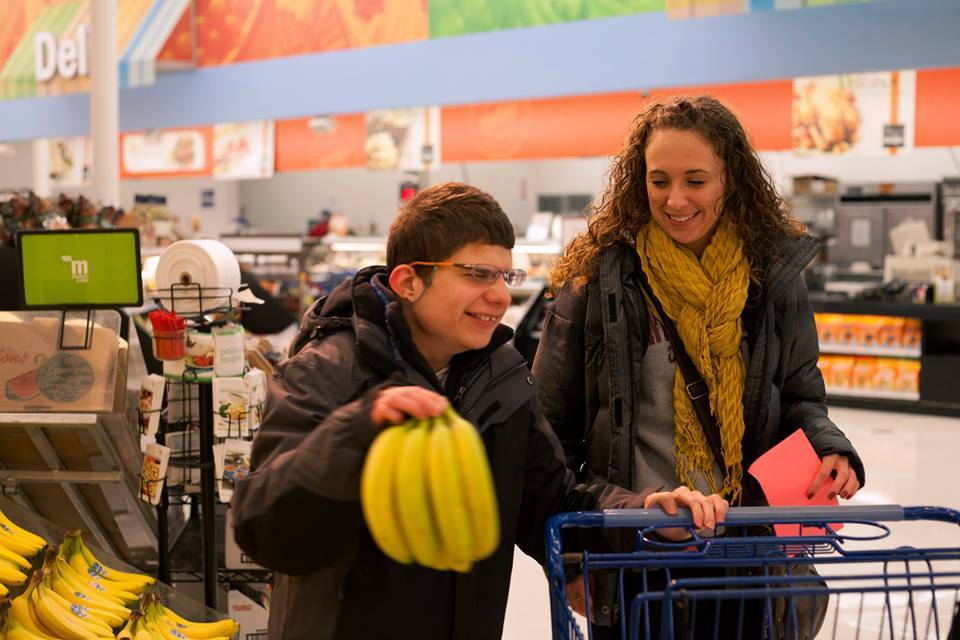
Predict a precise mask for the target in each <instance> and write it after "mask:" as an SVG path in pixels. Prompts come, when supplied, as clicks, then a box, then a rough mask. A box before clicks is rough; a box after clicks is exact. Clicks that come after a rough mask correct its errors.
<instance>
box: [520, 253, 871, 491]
mask: <svg viewBox="0 0 960 640" xmlns="http://www.w3.org/2000/svg"><path fill="white" fill-rule="evenodd" d="M819 248H820V243H819V242H818V241H817V240H815V239H814V238H811V237H809V236H803V237H800V238H784V239H783V240H782V241H781V243H780V247H779V259H778V260H777V261H776V262H775V263H774V264H773V265H772V266H771V267H770V268H769V269H768V271H767V277H766V279H765V282H764V285H763V287H762V292H761V295H760V296H759V299H757V296H756V291H755V290H751V296H750V297H749V298H748V303H747V307H746V309H745V310H744V314H743V327H744V332H743V333H744V338H743V339H744V341H745V342H746V344H745V349H744V352H745V364H746V380H745V384H744V395H743V405H744V421H745V423H746V430H745V432H744V436H743V451H744V468H747V467H748V466H749V465H750V463H751V462H753V460H755V459H756V458H757V457H758V456H759V455H760V454H762V453H764V452H765V451H767V450H768V449H770V448H771V447H773V446H774V445H775V444H777V443H778V442H779V441H780V440H782V439H783V438H785V437H786V436H788V435H789V434H790V433H792V432H793V431H795V430H796V429H797V428H803V430H804V432H805V433H806V435H807V437H808V438H809V440H810V442H811V444H812V445H813V448H814V449H815V450H816V452H817V454H818V455H820V456H824V455H827V454H830V453H839V454H843V455H845V456H847V457H848V458H849V459H850V463H851V465H852V468H853V469H854V470H855V471H856V474H857V477H858V478H859V479H860V483H861V485H862V484H863V482H864V470H863V464H862V463H861V461H860V458H859V456H857V453H856V451H855V450H854V448H853V445H851V444H850V441H849V440H847V438H846V436H844V435H843V433H842V432H841V431H840V429H838V428H837V426H836V425H834V424H833V422H832V421H831V420H830V418H828V417H827V409H826V406H825V405H824V393H825V390H824V385H823V377H822V376H821V374H820V370H819V369H818V368H817V360H818V358H819V346H818V341H817V330H816V326H815V324H814V316H813V309H812V307H811V305H810V301H809V299H808V297H807V289H806V285H805V283H804V281H803V276H802V271H803V268H804V267H805V266H806V264H807V263H809V262H810V260H812V259H813V258H814V256H815V255H816V254H817V251H818V250H819ZM639 269H640V261H639V258H638V256H637V254H636V250H635V249H634V248H633V247H632V246H630V245H628V244H626V243H622V244H617V245H614V246H611V247H609V248H607V249H606V250H604V251H603V252H602V253H601V256H600V263H599V268H598V270H597V272H596V273H595V274H594V276H593V277H592V278H591V279H590V281H589V282H588V283H587V284H586V285H585V286H583V287H581V288H579V289H574V288H572V287H570V286H566V287H564V288H563V289H562V290H561V291H560V292H559V294H558V296H557V299H556V304H555V305H554V307H553V309H552V310H551V311H550V312H549V313H548V314H547V317H546V320H545V323H544V327H543V333H542V336H541V338H540V345H539V349H538V350H537V356H536V359H535V361H534V364H533V373H534V377H535V378H536V380H537V385H538V387H539V395H540V400H541V403H542V404H543V407H544V412H545V414H546V416H547V419H548V420H549V421H550V424H551V425H552V426H553V428H554V431H555V432H556V434H557V435H558V437H559V438H560V441H561V443H562V444H563V448H564V451H565V453H566V455H567V463H568V466H570V468H571V469H573V470H575V471H577V472H578V473H579V475H580V477H582V476H583V475H584V472H585V471H586V470H587V469H589V470H590V471H591V472H592V473H593V474H595V477H601V478H607V479H608V480H609V481H610V482H612V483H614V484H617V485H620V486H623V487H630V480H631V469H633V455H634V450H635V449H634V435H635V434H636V433H637V430H638V429H640V428H642V425H639V424H637V421H636V420H635V418H634V416H635V406H636V402H637V387H636V384H634V380H639V379H640V367H641V363H642V362H643V356H644V352H645V349H646V346H647V335H648V332H649V327H648V324H649V316H648V314H647V309H646V300H645V298H644V296H643V292H642V289H641V288H640V285H639V284H638V282H637V280H636V274H637V273H638V272H639ZM634 489H637V487H634ZM648 489H655V488H648Z"/></svg>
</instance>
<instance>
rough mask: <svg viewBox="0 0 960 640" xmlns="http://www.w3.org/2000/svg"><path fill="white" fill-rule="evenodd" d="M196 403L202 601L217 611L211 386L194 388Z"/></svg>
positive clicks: (203, 385) (202, 385)
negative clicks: (196, 390) (197, 413)
mask: <svg viewBox="0 0 960 640" xmlns="http://www.w3.org/2000/svg"><path fill="white" fill-rule="evenodd" d="M198 387H199V390H198V393H199V402H200V523H201V525H202V527H203V528H202V531H203V599H204V604H206V605H207V606H208V607H210V608H211V609H217V608H218V606H217V604H218V603H217V595H218V592H217V527H216V523H217V513H216V505H215V503H214V496H213V492H214V485H215V482H216V479H215V478H214V477H213V475H214V474H213V387H212V385H210V384H204V383H200V384H199V385H198Z"/></svg>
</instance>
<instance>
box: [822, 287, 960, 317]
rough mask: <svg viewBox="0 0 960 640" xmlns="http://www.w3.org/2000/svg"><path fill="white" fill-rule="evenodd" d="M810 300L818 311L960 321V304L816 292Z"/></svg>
mask: <svg viewBox="0 0 960 640" xmlns="http://www.w3.org/2000/svg"><path fill="white" fill-rule="evenodd" d="M810 301H811V303H812V304H813V310H814V311H815V312H816V313H848V314H854V315H873V316H894V317H899V318H919V319H921V320H936V321H941V322H958V321H960V304H906V303H897V302H881V301H878V300H850V299H842V298H841V299H836V298H831V297H829V296H824V295H823V294H815V293H812V294H810Z"/></svg>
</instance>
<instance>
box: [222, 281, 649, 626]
mask: <svg viewBox="0 0 960 640" xmlns="http://www.w3.org/2000/svg"><path fill="white" fill-rule="evenodd" d="M511 336H512V332H511V331H510V330H509V329H508V328H506V327H500V328H498V329H497V331H496V332H495V334H494V338H493V340H492V341H491V344H490V345H489V346H488V347H486V348H485V349H482V350H478V351H470V352H466V353H463V354H460V355H458V356H456V357H455V358H454V359H453V361H452V362H451V365H450V370H449V374H448V377H447V380H446V385H445V387H444V388H441V386H440V383H439V382H438V380H437V378H436V376H435V375H434V374H433V372H432V371H431V369H430V368H429V366H428V365H427V363H426V361H425V360H424V358H423V356H422V355H421V354H420V353H419V352H418V351H417V350H416V348H415V346H414V345H413V342H412V340H411V339H410V333H409V328H408V326H407V325H406V323H405V322H404V320H403V315H402V313H401V312H400V308H399V303H398V302H397V301H396V300H395V298H394V297H393V294H392V293H391V292H390V291H389V289H388V287H387V285H386V278H385V270H384V269H382V268H370V269H364V270H363V271H361V272H360V273H359V274H357V276H356V277H355V278H354V279H353V280H352V281H347V282H345V283H343V284H342V285H341V286H339V287H338V288H337V289H336V290H335V291H334V292H333V293H331V295H330V296H329V297H328V298H326V299H324V300H321V301H320V302H318V303H317V304H315V305H314V306H313V307H311V309H310V310H309V311H308V312H307V313H306V314H305V315H304V318H303V321H302V322H301V331H300V334H299V336H298V338H297V339H296V341H295V343H294V348H293V353H294V354H293V355H292V356H291V357H290V358H289V359H288V360H286V361H285V362H283V363H282V364H281V365H280V366H279V367H278V369H277V371H276V373H275V374H274V375H273V377H272V378H271V379H270V382H269V385H270V386H269V393H268V397H267V406H266V411H265V415H264V420H263V425H262V426H261V429H260V431H259V433H258V434H257V437H256V439H255V441H254V445H253V465H252V466H253V471H252V473H251V474H250V475H249V476H248V477H246V478H245V479H243V480H241V481H240V483H239V485H238V487H237V490H236V493H235V494H234V496H233V503H232V504H233V512H234V513H233V518H234V526H235V531H236V539H237V542H238V543H239V545H240V546H241V547H242V548H243V549H244V550H245V551H246V552H247V553H248V554H249V555H250V556H251V557H252V558H253V559H254V560H255V561H256V562H258V563H260V564H262V565H264V566H266V567H268V568H270V569H273V570H275V571H276V572H277V574H276V577H275V585H274V592H273V597H272V606H271V612H270V638H271V640H280V639H285V640H324V639H328V638H337V639H341V638H344V639H345V638H349V639H351V640H353V639H364V638H388V637H389V638H408V637H409V638H418V639H426V640H429V639H437V640H439V639H441V638H442V639H444V640H449V639H450V638H458V639H461V638H465V639H469V638H477V639H480V638H483V639H493V638H499V637H500V635H501V631H502V626H503V617H504V612H505V608H506V602H507V591H508V586H509V583H510V573H511V567H512V564H513V547H514V544H518V545H519V546H520V548H521V549H523V550H524V551H525V552H526V553H527V554H529V555H531V556H533V557H534V558H536V559H538V560H539V561H541V563H542V562H543V561H544V536H543V527H544V523H545V521H546V519H547V517H548V516H550V515H552V514H553V513H556V512H560V511H574V510H581V509H595V508H606V507H611V508H612V507H616V506H623V505H638V504H640V503H639V502H637V500H642V497H641V498H637V497H636V496H634V495H633V494H632V493H630V492H628V491H625V490H623V489H619V488H617V487H613V486H611V485H596V486H586V485H575V481H574V476H573V474H572V473H570V472H569V471H568V470H567V469H566V466H565V464H564V459H563V451H562V449H561V447H560V444H559V442H558V441H557V439H556V437H555V436H554V435H553V432H552V431H551V430H550V427H549V425H548V424H547V423H546V421H545V420H544V419H543V415H542V412H541V410H540V406H539V403H538V401H537V398H536V393H535V390H534V386H533V380H532V378H531V377H530V373H529V371H528V370H527V368H526V366H525V364H524V362H523V359H522V357H521V356H520V354H519V353H517V352H516V351H515V350H514V349H513V348H512V347H510V346H508V345H506V342H507V341H508V340H509V339H510V338H511ZM397 384H402V385H419V386H422V387H426V388H429V389H433V390H436V391H438V392H441V393H445V394H446V395H447V396H448V397H449V398H450V399H451V401H452V403H453V404H454V406H455V408H456V409H457V411H458V412H460V414H461V415H463V416H464V417H465V418H466V419H467V420H469V421H470V422H472V423H473V424H475V425H477V427H478V429H479V431H480V433H481V436H482V438H483V442H484V445H485V446H486V449H487V455H488V457H489V460H490V465H491V468H492V471H493V476H494V483H495V486H496V491H497V497H498V501H499V506H500V523H501V531H502V534H501V542H500V547H499V548H498V550H497V551H496V552H495V553H494V554H493V556H491V557H490V558H488V559H486V560H484V561H482V562H479V563H477V564H476V565H474V568H473V570H472V571H471V572H470V573H467V574H459V573H454V572H450V571H434V570H431V569H426V568H423V567H419V566H416V565H402V564H399V563H397V562H394V561H393V560H391V559H389V558H388V557H386V556H385V555H384V554H383V553H381V552H380V550H379V549H378V548H377V546H376V545H375V544H374V542H373V540H372V539H371V537H370V533H369V531H368V530H367V528H366V525H365V524H364V520H363V516H362V513H361V509H360V503H359V480H360V472H361V469H362V466H363V462H364V459H365V457H366V452H367V449H368V448H369V446H370V444H371V442H372V440H373V439H374V437H375V436H376V434H377V432H378V428H377V427H376V426H374V425H373V424H372V423H371V420H370V405H371V401H372V399H373V396H374V395H375V394H376V392H377V391H378V390H380V389H382V388H383V387H384V386H386V385H397ZM631 500H632V501H631Z"/></svg>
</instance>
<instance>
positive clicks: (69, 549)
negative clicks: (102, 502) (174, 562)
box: [59, 530, 156, 605]
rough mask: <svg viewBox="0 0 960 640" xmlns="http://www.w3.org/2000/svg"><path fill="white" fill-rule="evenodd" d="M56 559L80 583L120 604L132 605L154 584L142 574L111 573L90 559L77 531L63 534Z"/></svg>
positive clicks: (95, 560)
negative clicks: (62, 561) (79, 578)
mask: <svg viewBox="0 0 960 640" xmlns="http://www.w3.org/2000/svg"><path fill="white" fill-rule="evenodd" d="M59 556H60V557H61V558H62V559H63V560H65V561H66V563H67V564H68V565H70V567H71V568H72V569H73V570H74V572H75V573H76V574H78V575H79V576H80V577H81V579H82V580H83V582H84V583H85V584H87V585H88V586H90V587H93V589H94V590H96V591H99V592H100V593H103V594H108V595H111V596H113V597H115V598H119V600H120V601H121V602H122V604H127V605H130V604H133V603H135V602H136V601H137V599H138V597H139V595H140V594H142V593H143V592H144V591H145V590H146V589H147V587H149V586H150V585H152V584H153V583H154V582H156V580H154V579H153V578H151V577H150V576H146V575H143V574H142V573H129V572H127V571H120V570H118V569H112V568H110V567H108V566H106V565H105V564H103V563H102V562H100V561H99V560H97V558H96V556H94V555H93V552H92V551H90V549H89V548H88V547H87V545H86V544H84V542H83V537H82V536H81V535H80V531H77V530H74V531H70V532H68V533H67V535H66V537H65V538H64V540H63V544H61V545H60V551H59Z"/></svg>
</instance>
